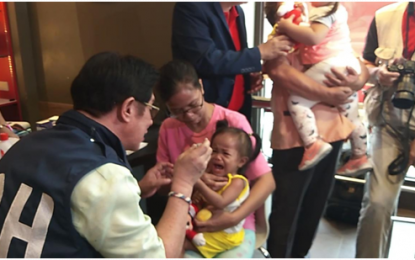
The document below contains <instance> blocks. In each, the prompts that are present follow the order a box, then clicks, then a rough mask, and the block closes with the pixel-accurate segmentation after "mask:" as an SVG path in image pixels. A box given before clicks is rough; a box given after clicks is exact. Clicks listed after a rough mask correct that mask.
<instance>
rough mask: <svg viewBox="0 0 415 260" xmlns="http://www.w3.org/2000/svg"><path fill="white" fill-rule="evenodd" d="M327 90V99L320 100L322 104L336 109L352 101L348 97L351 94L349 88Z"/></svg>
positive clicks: (351, 91)
mask: <svg viewBox="0 0 415 260" xmlns="http://www.w3.org/2000/svg"><path fill="white" fill-rule="evenodd" d="M327 90H328V91H329V95H327V97H326V98H325V99H324V100H322V102H324V103H326V104H329V105H332V106H336V107H337V106H340V105H343V104H347V103H350V102H352V101H353V100H352V99H351V98H350V96H351V95H352V94H353V90H352V89H351V88H349V87H336V88H328V89H327Z"/></svg>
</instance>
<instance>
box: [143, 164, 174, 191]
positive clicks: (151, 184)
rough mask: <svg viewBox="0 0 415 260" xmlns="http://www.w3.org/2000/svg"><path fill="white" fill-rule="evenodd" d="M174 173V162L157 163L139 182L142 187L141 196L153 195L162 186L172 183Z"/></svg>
mask: <svg viewBox="0 0 415 260" xmlns="http://www.w3.org/2000/svg"><path fill="white" fill-rule="evenodd" d="M172 173H173V164H171V163H157V164H156V166H154V167H153V168H151V169H150V170H148V171H147V173H146V174H145V175H144V177H143V179H141V181H140V182H139V183H138V186H140V189H141V197H142V198H148V197H151V196H153V195H154V193H156V192H157V190H158V189H159V188H160V187H161V186H164V185H167V184H170V183H171V176H172Z"/></svg>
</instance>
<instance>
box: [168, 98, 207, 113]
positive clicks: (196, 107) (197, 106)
mask: <svg viewBox="0 0 415 260" xmlns="http://www.w3.org/2000/svg"><path fill="white" fill-rule="evenodd" d="M201 96H202V103H201V104H200V105H196V106H192V107H189V108H188V109H186V110H184V109H182V111H180V112H179V113H173V112H171V110H170V109H169V112H170V117H172V118H179V117H183V116H184V115H185V114H187V113H189V112H190V111H192V110H196V109H197V111H193V112H199V110H200V109H201V108H202V107H203V105H204V104H205V99H204V98H203V95H201Z"/></svg>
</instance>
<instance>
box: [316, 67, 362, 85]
mask: <svg viewBox="0 0 415 260" xmlns="http://www.w3.org/2000/svg"><path fill="white" fill-rule="evenodd" d="M346 73H347V75H345V74H344V73H342V72H341V71H340V70H339V69H337V68H331V73H326V74H325V75H324V76H326V78H327V79H326V80H324V81H323V83H324V84H326V85H327V86H328V87H338V86H348V87H352V86H353V85H354V84H355V83H356V82H357V81H358V79H359V74H357V72H356V71H355V70H354V69H353V68H352V67H346Z"/></svg>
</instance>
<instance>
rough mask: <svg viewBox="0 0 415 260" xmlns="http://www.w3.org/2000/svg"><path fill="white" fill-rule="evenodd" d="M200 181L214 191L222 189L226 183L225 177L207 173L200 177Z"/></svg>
mask: <svg viewBox="0 0 415 260" xmlns="http://www.w3.org/2000/svg"><path fill="white" fill-rule="evenodd" d="M201 180H202V181H203V182H204V183H205V184H206V185H207V186H208V187H209V188H211V189H212V190H214V191H218V190H220V189H222V188H223V187H224V186H225V185H226V184H227V183H228V178H227V177H220V176H216V175H213V174H210V173H207V172H205V173H204V174H203V175H202V177H201Z"/></svg>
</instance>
